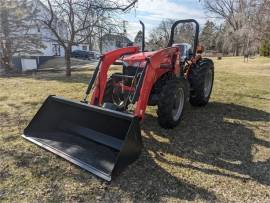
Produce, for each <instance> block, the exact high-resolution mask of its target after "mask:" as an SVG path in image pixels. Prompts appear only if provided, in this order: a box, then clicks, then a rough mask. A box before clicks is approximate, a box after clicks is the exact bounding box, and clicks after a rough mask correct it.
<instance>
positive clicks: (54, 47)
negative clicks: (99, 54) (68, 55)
mask: <svg viewBox="0 0 270 203" xmlns="http://www.w3.org/2000/svg"><path fill="white" fill-rule="evenodd" d="M32 2H33V4H34V7H35V9H37V10H38V14H37V15H38V19H42V18H44V16H49V15H50V11H49V9H48V8H47V7H46V5H44V4H43V3H42V1H40V0H32ZM33 23H35V24H36V25H34V26H33V28H32V29H31V31H30V32H31V33H32V34H38V35H40V37H41V40H42V43H43V44H44V45H45V46H46V48H45V49H40V52H41V54H36V56H64V55H65V51H64V49H63V47H62V46H61V45H60V44H58V43H57V41H56V37H55V36H54V34H53V33H52V32H51V31H50V30H49V29H48V28H47V27H46V26H45V25H43V24H42V22H40V21H36V22H33ZM58 29H59V30H58V31H59V33H60V35H61V36H65V35H67V33H68V30H67V26H66V25H65V24H64V23H61V22H59V23H58ZM72 50H84V51H89V46H88V45H87V44H78V45H77V46H73V47H72ZM32 56H33V55H32Z"/></svg>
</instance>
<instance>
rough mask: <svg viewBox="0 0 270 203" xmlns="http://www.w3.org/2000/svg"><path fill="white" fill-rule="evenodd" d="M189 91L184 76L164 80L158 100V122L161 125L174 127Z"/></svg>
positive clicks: (181, 113) (177, 122)
mask: <svg viewBox="0 0 270 203" xmlns="http://www.w3.org/2000/svg"><path fill="white" fill-rule="evenodd" d="M188 93H189V88H188V82H187V81H186V80H185V79H184V78H180V79H172V80H168V81H166V84H165V85H164V86H163V88H162V90H161V92H160V95H159V102H158V110H157V115H158V123H159V125H160V126H161V127H163V128H166V129H172V128H174V127H176V126H177V125H178V124H179V122H180V120H181V117H182V115H183V111H184V109H185V105H186V102H187V98H188Z"/></svg>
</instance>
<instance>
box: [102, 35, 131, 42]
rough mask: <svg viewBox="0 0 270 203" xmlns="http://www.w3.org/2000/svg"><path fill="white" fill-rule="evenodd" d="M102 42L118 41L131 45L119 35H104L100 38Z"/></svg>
mask: <svg viewBox="0 0 270 203" xmlns="http://www.w3.org/2000/svg"><path fill="white" fill-rule="evenodd" d="M102 40H104V41H105V40H107V41H111V40H120V41H124V42H125V43H132V41H131V40H130V39H129V38H127V37H126V36H123V35H121V34H118V35H117V34H105V35H103V36H102Z"/></svg>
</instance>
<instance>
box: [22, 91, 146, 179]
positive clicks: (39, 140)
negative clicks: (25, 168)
mask: <svg viewBox="0 0 270 203" xmlns="http://www.w3.org/2000/svg"><path fill="white" fill-rule="evenodd" d="M23 137H24V138H26V139H27V140H29V141H31V142H33V143H35V144H37V145H39V146H41V147H43V148H45V149H47V150H49V151H51V152H53V153H55V154H57V155H59V156H61V157H63V158H65V159H67V160H68V161H70V162H72V163H74V164H76V165H78V166H80V167H82V168H84V169H85V170H87V171H89V172H91V173H93V174H95V175H97V176H99V177H101V178H103V179H105V180H107V181H111V178H112V176H113V175H114V174H116V173H119V172H120V171H121V170H123V169H124V168H125V167H126V166H127V165H129V164H130V163H132V162H133V161H135V160H136V159H137V158H138V156H139V155H140V152H141V148H142V141H141V130H140V123H139V119H138V118H137V117H135V116H133V115H130V114H125V113H121V112H117V111H113V110H109V109H104V108H100V107H96V106H92V105H88V104H84V103H80V102H75V101H71V100H67V99H64V98H61V97H56V96H49V97H48V98H47V99H46V101H45V102H44V104H43V105H42V107H41V108H40V109H39V111H38V112H37V114H36V115H35V116H34V118H33V120H32V121H31V122H30V124H29V125H28V126H27V128H26V129H25V130H24V134H23Z"/></svg>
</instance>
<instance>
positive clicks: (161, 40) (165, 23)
mask: <svg viewBox="0 0 270 203" xmlns="http://www.w3.org/2000/svg"><path fill="white" fill-rule="evenodd" d="M175 21H176V20H173V19H165V20H162V21H161V23H160V24H159V25H158V27H156V28H155V29H153V30H152V32H151V33H150V40H149V42H148V43H147V45H148V48H150V49H159V48H164V47H166V46H167V45H168V42H169V39H170V34H171V27H172V25H173V23H174V22H175ZM192 33H194V27H193V25H192V24H190V23H185V24H182V25H179V26H177V27H176V29H175V39H174V40H175V43H183V42H185V43H190V44H192V43H193V35H192Z"/></svg>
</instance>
